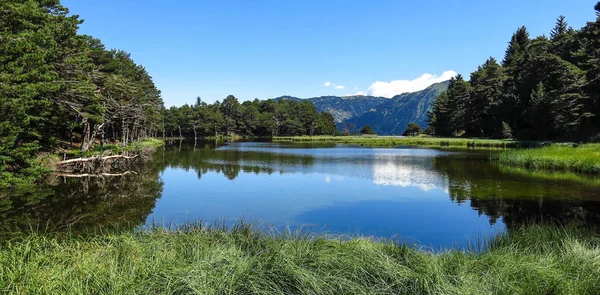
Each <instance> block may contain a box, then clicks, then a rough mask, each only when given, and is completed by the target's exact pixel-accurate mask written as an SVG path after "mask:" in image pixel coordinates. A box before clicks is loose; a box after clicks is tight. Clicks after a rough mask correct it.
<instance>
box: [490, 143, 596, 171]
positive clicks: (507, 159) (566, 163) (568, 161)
mask: <svg viewBox="0 0 600 295" xmlns="http://www.w3.org/2000/svg"><path fill="white" fill-rule="evenodd" d="M495 159H496V160H497V161H498V162H499V163H500V164H502V165H507V166H513V167H524V168H528V169H544V170H560V171H570V172H578V173H589V174H600V144H584V145H580V146H577V147H572V146H564V145H551V146H546V147H541V148H535V149H519V150H508V151H503V152H502V153H499V154H498V155H497V158H495Z"/></svg>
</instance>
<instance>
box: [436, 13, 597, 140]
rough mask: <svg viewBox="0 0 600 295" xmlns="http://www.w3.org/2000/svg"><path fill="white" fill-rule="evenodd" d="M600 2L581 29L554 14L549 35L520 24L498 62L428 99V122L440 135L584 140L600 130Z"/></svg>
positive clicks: (492, 61)
mask: <svg viewBox="0 0 600 295" xmlns="http://www.w3.org/2000/svg"><path fill="white" fill-rule="evenodd" d="M599 8H600V2H599V3H598V4H597V5H596V6H595V9H596V11H597V15H598V17H597V19H596V20H595V21H594V22H588V23H587V24H586V25H585V26H584V27H583V28H581V29H580V30H574V29H573V28H571V27H569V26H568V24H567V21H566V20H565V17H564V16H560V17H558V19H557V21H556V25H555V27H554V28H553V29H552V31H551V32H550V38H547V37H545V36H540V37H536V38H534V39H531V38H530V37H529V33H528V32H527V29H526V28H525V27H521V28H519V29H518V30H517V31H516V32H515V33H514V34H513V36H512V38H511V40H510V41H509V43H508V44H509V45H508V48H507V49H506V53H505V56H504V60H503V61H502V64H501V65H500V64H498V63H497V62H496V60H495V59H493V58H490V59H488V60H487V61H486V62H485V63H484V64H483V65H481V66H479V68H478V69H477V70H476V71H475V72H473V73H471V79H470V80H469V81H465V80H464V79H462V77H461V76H460V75H459V76H457V77H456V78H453V79H452V80H450V84H449V86H448V90H446V91H445V92H444V93H442V94H440V95H439V96H438V97H437V98H436V100H435V101H434V102H433V103H432V109H431V111H430V112H429V123H430V126H431V130H434V132H435V134H437V135H442V136H452V135H454V136H455V135H462V134H464V135H465V136H468V137H494V138H502V137H504V138H507V137H511V138H512V137H515V138H518V139H537V140H547V139H550V140H586V139H589V138H590V137H592V136H594V135H596V134H598V133H599V132H600V12H599V11H600V9H599Z"/></svg>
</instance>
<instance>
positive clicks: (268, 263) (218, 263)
mask: <svg viewBox="0 0 600 295" xmlns="http://www.w3.org/2000/svg"><path fill="white" fill-rule="evenodd" d="M599 246H600V239H599V238H598V236H597V235H595V234H592V233H588V232H582V231H578V230H568V229H562V228H554V227H541V226H533V227H529V228H524V229H521V230H517V231H514V232H512V233H510V234H503V235H499V236H497V237H496V238H494V239H492V240H490V241H487V242H486V243H485V249H483V250H481V249H479V250H481V251H475V250H477V249H474V250H469V251H458V250H449V251H446V252H443V253H432V252H427V251H424V250H419V249H416V248H413V247H410V246H406V245H398V244H395V243H392V242H385V241H383V242H377V241H374V240H371V239H368V238H355V239H350V240H348V239H330V238H326V237H312V236H311V235H307V234H305V233H301V232H297V233H290V232H288V233H280V234H277V235H269V234H264V233H261V231H258V230H257V229H256V228H254V226H253V225H245V224H238V225H236V226H234V227H233V229H224V228H206V227H199V226H192V227H187V228H185V229H180V230H177V231H169V230H165V229H153V230H150V231H141V232H131V231H126V232H120V233H118V232H113V233H105V234H101V235H89V236H74V235H64V234H63V235H59V234H34V233H31V234H24V235H23V236H21V237H19V238H13V239H12V240H10V241H8V242H4V243H3V244H1V248H0V266H1V267H0V291H2V292H6V293H11V294H600V248H599ZM475 248H476V247H475Z"/></svg>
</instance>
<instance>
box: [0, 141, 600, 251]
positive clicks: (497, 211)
mask: <svg viewBox="0 0 600 295" xmlns="http://www.w3.org/2000/svg"><path fill="white" fill-rule="evenodd" d="M488 157H489V153H487V152H473V151H441V150H435V149H415V148H385V149H383V148H382V149H375V148H357V147H352V146H348V145H336V146H332V145H327V146H322V145H307V146H298V145H287V144H278V143H266V142H237V143H228V144H222V143H216V144H215V143H214V142H197V143H196V145H195V146H194V145H187V144H185V143H182V144H180V143H177V144H175V145H173V146H167V147H166V148H165V149H163V150H159V151H158V152H157V153H156V154H155V155H154V160H153V161H152V162H151V163H146V164H145V165H144V167H140V174H137V175H128V176H126V177H122V178H108V179H102V178H84V179H62V178H57V179H54V180H52V181H50V183H49V184H48V185H47V186H44V187H41V188H39V190H38V191H36V192H29V193H24V194H21V195H19V196H16V195H15V196H12V197H9V198H2V199H0V217H1V218H2V226H3V228H4V229H5V230H8V231H10V230H15V229H23V228H27V227H29V226H31V225H32V224H33V225H40V224H42V225H45V224H51V225H52V227H53V228H59V229H60V228H66V227H69V226H70V227H71V228H72V229H75V230H85V229H90V228H94V227H97V226H102V227H113V226H118V227H127V226H131V227H135V226H141V225H150V224H156V223H159V224H162V223H176V224H177V223H183V222H187V221H195V220H197V219H203V220H205V221H207V222H210V221H213V220H235V219H238V218H244V219H251V220H260V221H262V222H268V223H272V224H274V225H276V226H281V227H283V226H291V227H295V226H302V225H315V226H318V228H323V227H324V228H325V230H327V231H328V232H332V233H349V232H350V233H353V232H354V233H360V234H365V235H375V236H381V237H391V236H395V235H401V236H402V237H404V238H406V239H408V240H409V241H418V242H419V243H421V244H424V245H430V246H436V247H438V246H450V245H461V244H464V243H465V242H466V241H467V240H470V239H473V238H474V237H475V236H479V235H485V234H491V233H493V232H495V231H498V230H503V229H505V228H508V229H511V228H514V227H517V226H520V225H522V224H523V223H526V222H532V221H542V222H559V223H562V224H577V225H582V226H593V227H596V228H598V225H600V216H599V212H600V208H598V205H599V204H600V202H599V201H600V189H599V188H600V183H599V182H598V180H597V179H591V178H583V177H580V176H576V175H567V176H565V175H556V174H540V173H530V172H527V171H522V170H514V169H506V168H499V167H497V166H495V165H492V164H490V163H489V161H488V160H487V159H488Z"/></svg>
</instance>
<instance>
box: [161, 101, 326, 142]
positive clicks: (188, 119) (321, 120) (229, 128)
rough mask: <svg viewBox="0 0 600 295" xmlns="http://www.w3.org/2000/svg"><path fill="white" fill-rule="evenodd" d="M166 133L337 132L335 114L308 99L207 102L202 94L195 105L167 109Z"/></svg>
mask: <svg viewBox="0 0 600 295" xmlns="http://www.w3.org/2000/svg"><path fill="white" fill-rule="evenodd" d="M164 126H165V127H164V131H165V136H166V137H188V138H198V137H205V136H219V135H223V136H279V135H285V136H293V135H334V134H335V133H336V126H335V122H334V119H333V116H332V115H331V114H329V113H327V112H322V113H319V112H317V108H316V107H315V105H314V104H313V103H312V102H310V101H308V100H302V101H294V100H287V99H284V100H277V101H276V100H272V99H270V100H263V101H261V100H258V99H255V100H254V101H244V102H243V103H239V101H238V100H237V98H235V97H234V96H233V95H229V96H227V97H226V98H225V99H224V100H223V102H219V101H216V102H215V103H213V104H207V103H205V102H203V101H202V99H201V98H199V97H198V98H197V99H196V103H195V104H193V105H187V104H186V105H183V106H181V107H171V108H169V109H167V110H165V116H164Z"/></svg>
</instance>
